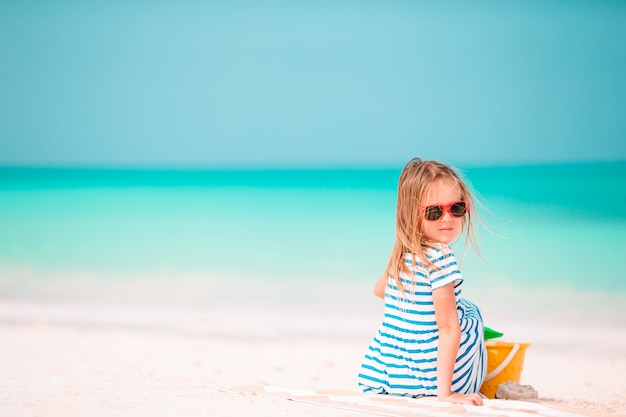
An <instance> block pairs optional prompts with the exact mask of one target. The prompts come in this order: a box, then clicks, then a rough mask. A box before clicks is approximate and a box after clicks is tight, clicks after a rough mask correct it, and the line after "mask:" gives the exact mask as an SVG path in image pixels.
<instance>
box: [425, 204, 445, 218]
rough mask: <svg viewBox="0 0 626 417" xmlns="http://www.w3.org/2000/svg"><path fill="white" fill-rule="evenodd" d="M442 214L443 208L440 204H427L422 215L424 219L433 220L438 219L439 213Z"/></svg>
mask: <svg viewBox="0 0 626 417" xmlns="http://www.w3.org/2000/svg"><path fill="white" fill-rule="evenodd" d="M442 214H443V209H442V208H441V206H429V207H426V209H425V210H424V215H425V216H426V220H430V221H434V220H439V218H441V215H442Z"/></svg>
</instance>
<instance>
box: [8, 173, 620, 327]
mask: <svg viewBox="0 0 626 417" xmlns="http://www.w3.org/2000/svg"><path fill="white" fill-rule="evenodd" d="M400 170H401V167H397V168H393V169H361V168H359V169H349V168H346V169H309V170H289V169H282V170H270V169H257V170H145V169H136V170H135V169H62V168H16V167H3V168H0V275H1V276H0V297H1V298H3V299H7V298H12V297H13V298H15V297H26V298H28V297H29V296H37V297H42V296H45V295H46V294H45V292H46V291H49V292H54V291H53V289H54V288H55V285H56V281H55V280H57V281H59V285H61V281H62V280H63V279H65V278H66V277H68V276H72V277H84V280H87V281H89V280H91V281H94V280H95V281H97V280H100V281H110V282H111V283H115V284H116V285H120V284H122V285H123V284H126V283H129V282H132V281H133V280H134V279H135V277H141V279H142V280H146V279H148V280H149V279H150V277H152V276H154V277H157V276H158V277H159V282H161V283H163V282H169V283H170V284H172V285H175V284H176V281H177V280H180V279H182V278H181V277H186V276H190V275H193V276H194V277H196V278H198V277H199V278H198V279H199V280H200V281H202V282H204V283H205V284H207V286H208V287H207V288H209V287H211V285H213V284H215V282H213V281H219V282H220V283H221V284H220V285H222V286H227V287H231V288H238V287H245V286H252V287H254V288H266V290H267V288H272V287H273V286H274V287H280V288H295V287H297V286H309V287H315V286H322V287H325V288H327V287H332V286H334V285H336V286H342V285H355V284H356V285H357V286H360V285H361V283H362V287H363V288H365V291H367V292H368V293H369V291H370V288H371V285H372V283H373V282H374V280H375V279H376V278H377V277H378V276H379V275H380V273H381V272H382V271H383V270H384V268H385V264H386V261H387V256H388V254H389V252H390V250H391V247H392V244H393V239H394V214H395V198H396V183H397V179H398V175H399V173H400ZM461 170H462V173H463V175H464V176H465V177H466V178H467V179H468V180H469V182H470V183H471V184H472V186H473V188H474V189H475V190H476V191H477V193H478V195H479V199H480V201H481V202H482V206H481V207H479V213H480V215H481V219H482V221H483V222H484V223H485V224H486V225H487V226H488V228H489V230H488V229H486V228H485V227H482V226H481V225H478V228H477V229H478V233H479V238H480V242H481V251H482V256H483V258H484V259H485V260H484V261H483V260H482V259H480V258H479V257H478V256H477V255H476V253H474V252H473V251H471V250H470V251H468V252H467V254H466V256H465V259H464V261H463V265H462V271H463V273H464V275H465V277H466V281H468V282H471V288H473V291H474V292H477V293H478V292H481V291H486V292H488V291H490V290H493V289H494V288H497V289H499V291H507V289H509V290H510V291H513V290H515V291H517V290H520V291H524V293H528V294H541V293H546V294H549V293H552V292H554V291H557V292H558V291H566V292H573V293H579V294H595V296H599V297H600V298H601V297H602V296H603V295H606V296H607V297H608V296H610V297H612V298H611V299H612V300H616V299H617V300H618V301H619V300H620V299H621V300H623V301H626V279H625V272H624V269H625V268H624V267H625V266H626V263H625V262H624V254H626V238H625V236H626V211H625V210H624V207H626V162H606V163H585V164H582V163H581V164H561V165H529V166H497V167H480V168H476V167H473V168H472V167H469V168H462V169H461ZM462 249H463V248H462V244H460V243H457V244H456V250H457V253H458V254H459V255H460V254H461V252H462ZM137 279H139V278H137ZM142 282H145V281H142ZM212 282H213V283H212ZM102 285H103V286H105V287H106V285H108V284H107V283H104V284H102ZM111 285H113V284H111ZM468 285H469V284H468ZM616 297H617V298H616ZM622 317H624V316H623V315H622Z"/></svg>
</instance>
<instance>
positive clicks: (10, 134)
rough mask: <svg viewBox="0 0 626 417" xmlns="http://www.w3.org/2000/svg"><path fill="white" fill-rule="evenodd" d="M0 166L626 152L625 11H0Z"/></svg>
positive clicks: (23, 3) (534, 7)
mask: <svg viewBox="0 0 626 417" xmlns="http://www.w3.org/2000/svg"><path fill="white" fill-rule="evenodd" d="M0 59H1V65H0V165H79V166H93V165H97V166H183V167H184V166H189V167H213V166H273V167H274V166H302V165H304V166H337V165H356V166H372V165H376V166H389V165H397V164H401V163H404V162H405V161H406V160H407V159H408V158H409V157H412V156H420V157H423V158H427V159H431V158H434V159H441V160H444V161H446V162H453V163H461V164H466V165H469V164H479V165H480V164H494V163H495V164H502V163H536V162H563V161H587V160H625V159H626V1H602V0H598V1H491V2H445V1H444V2H434V1H429V2H417V1H415V2H413V1H393V0H390V1H382V0H381V1H366V0H362V1H342V0H337V1H325V0H317V1H283V2H277V1H265V2H264V1H261V2H251V1H250V2H245V1H190V0H189V1H187V0H183V1H173V0H172V1H158V0H156V1H147V0H146V1H143V0H135V1H133V0H131V1H117V0H113V1H106V2H89V1H87V2H84V1H82V2H81V1H66V0H58V1H37V0H20V1H18V0H4V1H2V2H0Z"/></svg>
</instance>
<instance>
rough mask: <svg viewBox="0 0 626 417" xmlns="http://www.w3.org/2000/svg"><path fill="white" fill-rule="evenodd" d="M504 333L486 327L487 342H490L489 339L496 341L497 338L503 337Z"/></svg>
mask: <svg viewBox="0 0 626 417" xmlns="http://www.w3.org/2000/svg"><path fill="white" fill-rule="evenodd" d="M501 336H502V333H500V332H498V331H495V330H493V329H490V328H489V327H487V326H485V340H489V339H495V338H497V337H501Z"/></svg>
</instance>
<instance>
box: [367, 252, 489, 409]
mask: <svg viewBox="0 0 626 417" xmlns="http://www.w3.org/2000/svg"><path fill="white" fill-rule="evenodd" d="M426 257H427V258H428V259H429V260H430V261H431V262H432V263H433V264H434V265H435V266H436V267H437V268H433V267H432V266H428V265H424V264H423V263H421V262H420V261H419V259H418V258H417V257H416V263H415V264H414V263H413V260H412V257H411V256H410V255H407V257H406V262H407V264H408V265H409V268H410V269H411V271H412V272H413V277H412V279H410V278H409V277H406V276H404V277H402V283H403V285H404V291H405V292H402V291H400V290H399V289H398V288H397V286H396V283H395V280H394V279H392V278H388V281H387V288H386V289H385V312H384V318H383V322H382V324H381V326H380V328H379V330H378V333H377V334H376V336H375V337H374V340H373V341H372V343H371V344H370V346H369V349H368V350H367V353H366V354H365V357H364V359H363V362H362V364H361V369H360V372H359V376H358V381H359V386H360V387H361V389H362V390H363V391H364V392H365V393H366V394H395V395H406V396H412V397H421V396H428V395H437V344H438V339H439V330H438V328H437V323H436V321H435V310H434V307H433V296H432V292H433V290H435V289H437V288H440V287H443V286H444V285H447V284H450V283H452V282H454V283H455V284H454V294H455V298H456V306H457V312H458V315H459V322H460V324H461V342H460V347H459V350H458V353H457V357H456V363H455V365H454V374H453V376H452V391H453V392H459V393H463V394H469V393H474V392H478V390H479V389H480V386H481V384H482V382H483V380H484V378H485V373H486V366H487V360H486V357H487V356H486V352H485V343H484V339H483V322H482V317H481V315H480V311H479V310H478V307H476V306H475V305H474V304H472V303H470V302H469V301H467V300H465V299H463V298H460V295H461V283H462V282H463V277H462V276H461V272H460V271H459V267H458V264H457V262H456V258H455V256H454V253H453V252H452V249H450V247H449V246H447V245H442V246H441V247H438V248H428V249H427V251H426Z"/></svg>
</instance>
